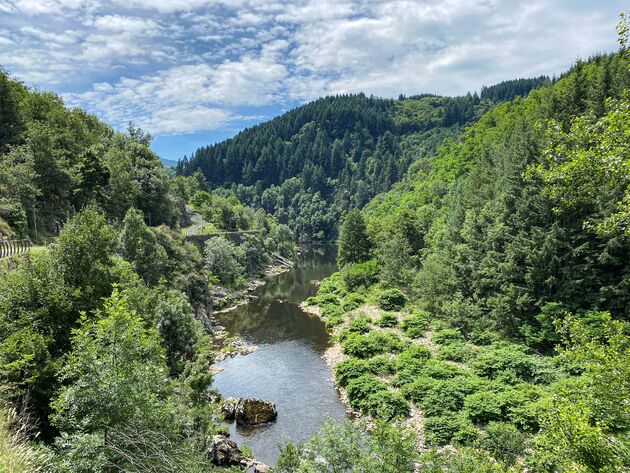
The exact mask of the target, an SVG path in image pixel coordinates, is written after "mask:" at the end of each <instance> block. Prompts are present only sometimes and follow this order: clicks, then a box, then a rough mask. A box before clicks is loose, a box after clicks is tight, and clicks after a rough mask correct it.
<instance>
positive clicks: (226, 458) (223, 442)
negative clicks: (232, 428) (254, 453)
mask: <svg viewBox="0 0 630 473" xmlns="http://www.w3.org/2000/svg"><path fill="white" fill-rule="evenodd" d="M208 457H209V458H210V461H211V462H212V463H213V464H215V465H217V466H237V465H240V464H241V461H242V460H243V454H242V453H241V450H240V449H239V448H238V445H236V442H235V441H234V440H230V439H229V438H228V437H226V436H225V435H215V436H214V437H212V442H211V443H210V449H209V450H208Z"/></svg>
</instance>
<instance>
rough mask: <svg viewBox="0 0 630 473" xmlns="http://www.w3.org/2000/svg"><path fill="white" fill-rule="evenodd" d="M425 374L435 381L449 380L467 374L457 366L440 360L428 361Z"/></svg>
mask: <svg viewBox="0 0 630 473" xmlns="http://www.w3.org/2000/svg"><path fill="white" fill-rule="evenodd" d="M423 372H424V374H426V375H427V376H430V377H431V378H435V379H448V378H453V377H455V376H460V375H463V374H465V372H464V371H463V370H461V369H459V368H458V367H457V366H453V365H452V364H450V363H446V362H444V361H440V360H433V359H432V360H428V361H427V363H426V364H425V365H424V370H423Z"/></svg>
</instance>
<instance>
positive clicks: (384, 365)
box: [367, 355, 396, 376]
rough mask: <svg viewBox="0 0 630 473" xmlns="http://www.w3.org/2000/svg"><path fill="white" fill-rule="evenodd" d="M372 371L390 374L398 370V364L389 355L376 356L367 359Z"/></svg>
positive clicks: (378, 373)
mask: <svg viewBox="0 0 630 473" xmlns="http://www.w3.org/2000/svg"><path fill="white" fill-rule="evenodd" d="M367 363H368V365H369V367H370V372H371V373H373V374H376V375H381V376H384V375H388V374H393V373H395V372H396V364H395V362H394V360H392V359H391V358H390V357H389V356H388V355H380V356H375V357H374V358H371V359H369V360H367Z"/></svg>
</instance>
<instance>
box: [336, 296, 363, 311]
mask: <svg viewBox="0 0 630 473" xmlns="http://www.w3.org/2000/svg"><path fill="white" fill-rule="evenodd" d="M364 303H365V297H363V296H362V295H361V294H357V293H356V292H351V293H350V294H348V295H347V296H346V297H344V298H343V301H341V308H342V309H343V310H344V312H350V311H353V310H354V309H356V308H357V307H359V306H360V305H362V304H364Z"/></svg>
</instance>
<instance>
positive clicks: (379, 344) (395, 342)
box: [366, 331, 404, 354]
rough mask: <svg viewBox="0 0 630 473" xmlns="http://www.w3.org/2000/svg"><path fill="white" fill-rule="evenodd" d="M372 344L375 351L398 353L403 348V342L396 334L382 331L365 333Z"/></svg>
mask: <svg viewBox="0 0 630 473" xmlns="http://www.w3.org/2000/svg"><path fill="white" fill-rule="evenodd" d="M366 337H368V338H369V339H370V341H371V342H372V344H373V345H374V349H375V352H374V353H375V354H377V353H399V352H401V351H402V349H403V348H404V344H403V342H402V341H401V340H400V337H398V335H395V334H393V333H384V332H376V331H375V332H370V333H368V334H367V335H366Z"/></svg>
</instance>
